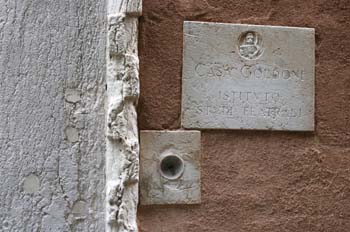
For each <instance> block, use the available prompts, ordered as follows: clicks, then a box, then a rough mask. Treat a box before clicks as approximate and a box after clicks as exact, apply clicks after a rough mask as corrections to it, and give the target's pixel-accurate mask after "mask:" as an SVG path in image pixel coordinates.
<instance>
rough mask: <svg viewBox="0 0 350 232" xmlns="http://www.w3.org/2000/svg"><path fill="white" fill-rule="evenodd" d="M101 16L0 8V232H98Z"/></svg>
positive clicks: (82, 5) (98, 4)
mask: <svg viewBox="0 0 350 232" xmlns="http://www.w3.org/2000/svg"><path fill="white" fill-rule="evenodd" d="M105 9H106V5H105V3H104V2H103V1H95V0H87V1H86V0H84V1H79V0H77V1H66V0H63V1H52V0H47V1H39V0H26V1H18V0H14V1H6V0H5V1H1V7H0V87H1V91H0V112H1V113H0V183H1V191H0V222H1V223H0V231H4V232H5V231H104V221H105V217H104V215H105V214H104V211H105V210H104V208H105V204H104V199H105V194H104V189H105V181H104V173H105V170H104V166H105V164H104V163H105V162H104V154H105V138H104V122H105V117H104V93H105V65H104V64H105V50H104V47H105V41H106V33H105V31H106V30H105V28H106V24H105V21H106V20H105V18H106V11H105ZM72 93H73V94H72ZM66 128H75V129H76V131H77V132H78V133H76V131H75V132H72V131H71V130H68V134H69V136H68V137H67V136H66V134H65V132H67V130H66ZM71 132H72V133H73V134H72V133H71ZM77 215H78V217H77Z"/></svg>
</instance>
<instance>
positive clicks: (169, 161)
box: [160, 155, 184, 180]
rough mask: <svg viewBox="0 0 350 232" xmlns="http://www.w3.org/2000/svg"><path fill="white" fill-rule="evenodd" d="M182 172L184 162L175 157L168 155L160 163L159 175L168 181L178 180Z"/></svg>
mask: <svg viewBox="0 0 350 232" xmlns="http://www.w3.org/2000/svg"><path fill="white" fill-rule="evenodd" d="M183 171H184V162H183V160H182V159H181V158H180V157H178V156H177V155H168V156H166V157H164V158H163V159H162V160H161V161H160V173H161V174H162V176H163V177H164V178H166V179H169V180H174V179H177V178H179V177H180V176H181V175H182V173H183Z"/></svg>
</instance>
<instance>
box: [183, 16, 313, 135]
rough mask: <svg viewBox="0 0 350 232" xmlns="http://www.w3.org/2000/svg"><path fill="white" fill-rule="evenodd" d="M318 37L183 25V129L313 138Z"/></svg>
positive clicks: (271, 29) (293, 31)
mask: <svg viewBox="0 0 350 232" xmlns="http://www.w3.org/2000/svg"><path fill="white" fill-rule="evenodd" d="M314 34H315V33H314V29H312V28H296V27H279V26H258V25H242V24H225V23H204V22H185V23H184V51H183V52H184V54H183V55H184V60H183V77H182V83H183V84H182V125H183V127H185V128H203V129H258V130H291V131H313V130H314V95H315V93H314V87H315V86H314V79H315V78H314V76H315V71H314V67H315V54H314V50H315V36H314Z"/></svg>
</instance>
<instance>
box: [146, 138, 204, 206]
mask: <svg viewBox="0 0 350 232" xmlns="http://www.w3.org/2000/svg"><path fill="white" fill-rule="evenodd" d="M140 144H141V145H140V204H141V205H154V204H163V205H164V204H196V203H200V199H201V187H200V186H201V185H200V158H201V154H200V148H201V137H200V132H199V131H141V133H140Z"/></svg>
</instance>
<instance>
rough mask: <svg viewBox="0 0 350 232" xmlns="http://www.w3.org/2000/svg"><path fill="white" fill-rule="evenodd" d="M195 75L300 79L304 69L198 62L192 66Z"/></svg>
mask: <svg viewBox="0 0 350 232" xmlns="http://www.w3.org/2000/svg"><path fill="white" fill-rule="evenodd" d="M194 70H195V73H196V75H197V76H199V77H202V78H232V79H234V78H241V79H257V80H259V79H260V80H262V79H270V80H290V81H302V80H303V79H304V75H305V74H304V73H305V70H304V69H297V68H296V69H287V68H281V67H278V66H274V65H266V64H256V65H243V66H241V67H239V65H235V64H223V63H220V62H214V63H202V62H201V63H198V64H196V65H195V67H194Z"/></svg>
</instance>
